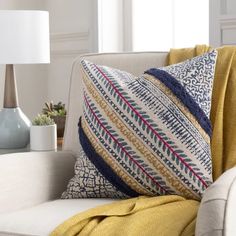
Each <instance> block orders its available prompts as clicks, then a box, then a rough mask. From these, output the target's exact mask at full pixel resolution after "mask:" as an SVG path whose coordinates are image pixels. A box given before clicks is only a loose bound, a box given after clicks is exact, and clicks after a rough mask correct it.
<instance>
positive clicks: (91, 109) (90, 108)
mask: <svg viewBox="0 0 236 236" xmlns="http://www.w3.org/2000/svg"><path fill="white" fill-rule="evenodd" d="M84 99H85V102H86V104H87V105H88V107H89V110H90V111H91V112H92V113H93V115H94V117H95V118H96V120H97V121H98V123H99V124H100V125H101V126H102V128H103V129H104V130H105V132H106V133H107V134H108V135H109V136H110V137H111V138H112V139H113V140H114V141H115V142H116V143H117V145H118V146H119V147H120V148H121V149H122V151H123V152H124V153H125V154H126V155H127V156H128V157H129V159H131V160H132V161H133V162H134V163H135V164H136V165H137V166H138V167H139V168H140V169H141V170H142V172H143V173H145V174H146V175H147V176H148V177H149V178H150V179H151V180H152V182H154V183H155V184H156V185H157V186H158V187H159V188H161V189H162V190H163V191H164V192H165V193H168V194H170V193H169V192H168V191H167V190H165V189H164V188H163V187H162V186H161V185H160V184H159V183H158V182H157V181H156V180H155V179H154V178H153V177H152V176H150V175H149V174H148V173H147V172H146V171H145V170H144V169H143V167H142V166H141V165H139V164H138V163H137V161H135V160H134V159H133V158H132V157H131V156H130V154H129V153H128V152H127V151H126V150H125V148H124V147H123V146H122V145H121V144H120V143H119V141H118V140H117V139H116V138H115V137H114V136H113V135H112V134H111V133H110V132H109V130H107V129H106V127H105V126H104V125H103V124H102V122H101V121H100V120H99V118H98V117H97V115H96V114H95V112H94V111H93V108H92V107H91V106H90V105H89V102H88V100H87V98H86V95H85V94H84Z"/></svg>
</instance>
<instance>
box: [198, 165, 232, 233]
mask: <svg viewBox="0 0 236 236" xmlns="http://www.w3.org/2000/svg"><path fill="white" fill-rule="evenodd" d="M235 220H236V167H235V168H232V169H230V170H228V171H226V172H225V173H224V174H223V175H222V176H220V178H219V179H218V180H217V181H216V182H215V183H214V184H212V185H211V186H210V187H209V189H207V191H206V192H205V194H204V197H203V199H202V201H201V205H200V209H199V211H198V217H197V225H196V236H218V235H219V236H235V235H236V225H235V222H236V221H235Z"/></svg>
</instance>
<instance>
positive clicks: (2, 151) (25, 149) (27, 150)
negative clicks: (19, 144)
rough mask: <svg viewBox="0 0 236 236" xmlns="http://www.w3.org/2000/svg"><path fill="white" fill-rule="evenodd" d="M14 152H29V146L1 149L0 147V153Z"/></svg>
mask: <svg viewBox="0 0 236 236" xmlns="http://www.w3.org/2000/svg"><path fill="white" fill-rule="evenodd" d="M16 152H30V148H29V147H26V148H20V149H1V148H0V155H2V154H7V153H16Z"/></svg>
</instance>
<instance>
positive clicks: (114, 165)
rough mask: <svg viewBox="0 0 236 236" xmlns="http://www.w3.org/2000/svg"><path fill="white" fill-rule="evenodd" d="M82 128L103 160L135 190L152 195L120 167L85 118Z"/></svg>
mask: <svg viewBox="0 0 236 236" xmlns="http://www.w3.org/2000/svg"><path fill="white" fill-rule="evenodd" d="M82 128H83V130H84V133H85V134H86V136H87V137H88V139H89V141H90V142H91V144H92V146H93V148H94V149H95V151H96V152H97V153H98V154H99V155H100V156H101V157H102V158H103V160H104V161H105V162H106V163H107V164H108V165H109V166H110V167H111V168H112V169H113V171H114V172H115V173H116V174H117V175H118V176H119V177H120V178H121V179H122V180H123V181H124V182H125V183H126V184H128V185H129V186H130V187H131V188H132V189H133V190H134V191H136V192H138V193H140V194H142V195H150V192H149V191H148V190H147V189H145V188H143V186H142V185H140V184H139V183H138V182H137V181H136V180H135V179H133V178H132V177H130V176H129V173H127V172H126V171H124V170H123V169H122V168H120V166H119V165H117V163H116V162H115V160H114V159H113V158H112V157H111V155H110V153H109V152H107V151H106V149H104V148H103V147H102V146H101V145H100V144H99V142H97V140H96V139H97V137H96V136H95V135H94V134H93V132H92V131H91V130H90V128H89V125H88V123H87V121H86V120H85V119H82Z"/></svg>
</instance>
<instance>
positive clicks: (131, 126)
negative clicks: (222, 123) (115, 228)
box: [62, 50, 217, 199]
mask: <svg viewBox="0 0 236 236" xmlns="http://www.w3.org/2000/svg"><path fill="white" fill-rule="evenodd" d="M216 58H217V51H215V50H213V51H211V52H209V53H206V54H203V55H201V56H198V57H195V58H193V59H191V60H187V61H185V62H182V63H179V64H176V65H171V66H167V67H162V68H159V69H157V68H152V69H149V70H147V71H146V72H145V73H144V75H142V76H140V77H135V76H133V75H131V74H129V73H127V72H124V71H120V70H117V69H113V68H109V67H106V66H99V65H95V64H93V63H91V62H88V61H84V60H83V61H82V62H81V65H82V71H83V81H84V104H83V116H82V118H81V119H80V121H79V140H80V144H81V153H80V154H81V155H80V157H79V158H78V160H77V162H76V165H75V177H74V178H72V179H71V180H70V182H69V184H68V188H67V190H66V191H65V192H64V193H63V195H62V198H80V197H112V198H127V197H135V196H138V195H149V196H154V195H169V194H177V195H181V196H184V197H186V198H191V199H200V198H201V196H202V194H203V193H204V191H205V190H206V188H207V187H208V186H209V185H210V184H211V183H212V164H211V155H210V136H211V124H210V121H209V114H210V107H211V93H212V84H213V78H214V69H215V63H216Z"/></svg>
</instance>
